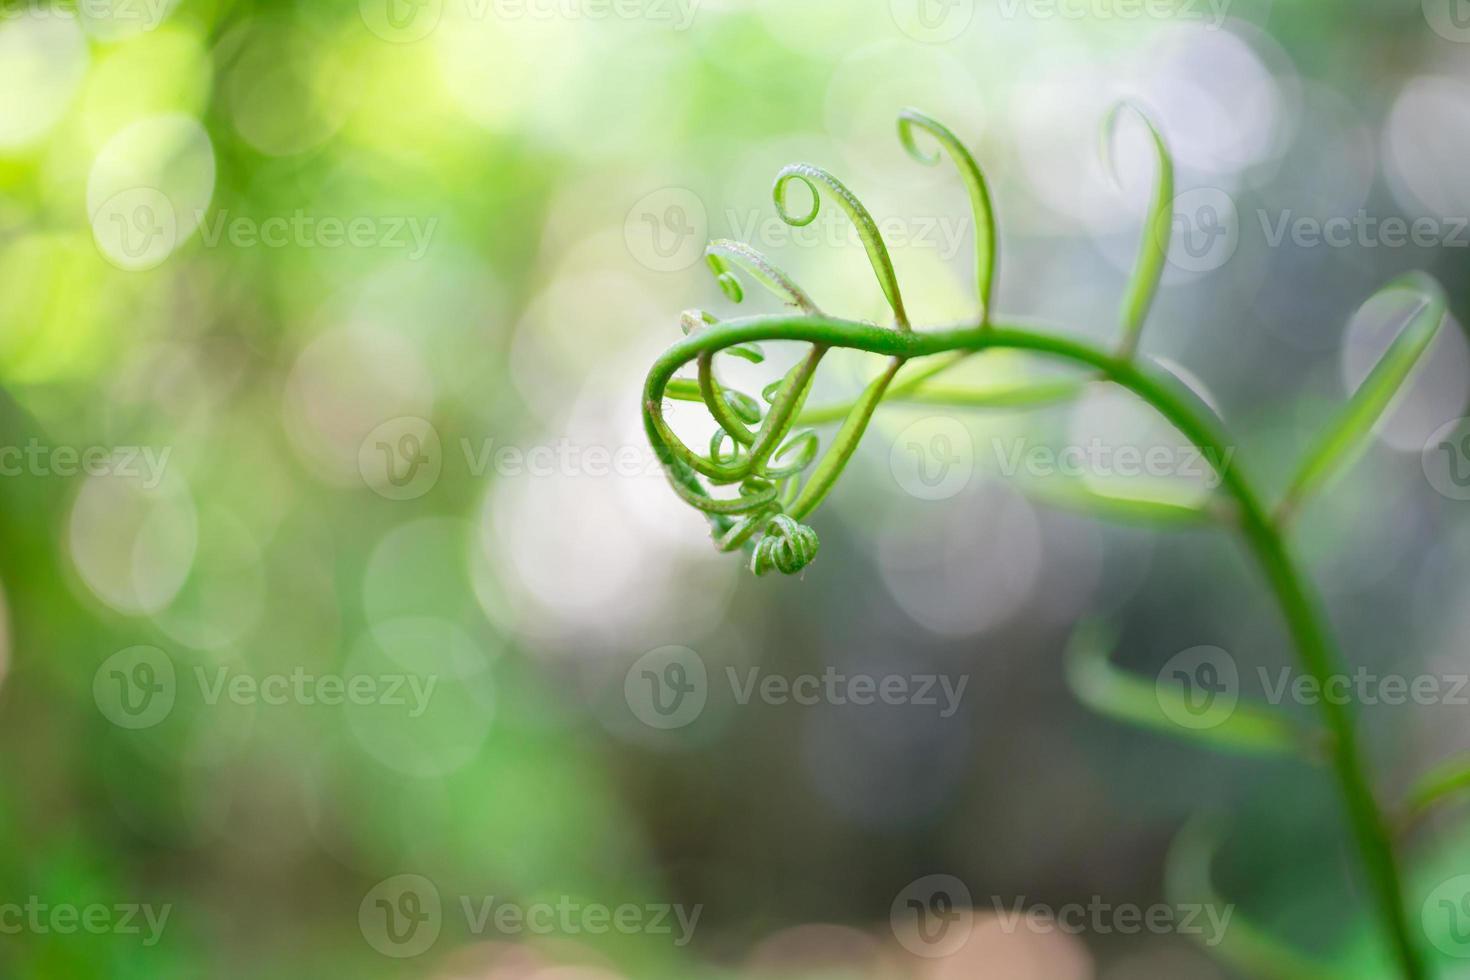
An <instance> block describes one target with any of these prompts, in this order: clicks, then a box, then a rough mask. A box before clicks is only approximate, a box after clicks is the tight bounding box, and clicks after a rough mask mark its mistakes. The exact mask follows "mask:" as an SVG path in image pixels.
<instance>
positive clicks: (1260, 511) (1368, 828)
mask: <svg viewBox="0 0 1470 980" xmlns="http://www.w3.org/2000/svg"><path fill="white" fill-rule="evenodd" d="M763 340H793V341H806V342H809V343H812V344H814V345H817V347H818V348H819V349H824V348H826V347H828V346H836V347H847V348H851V349H856V350H863V351H868V352H871V353H874V354H885V355H888V356H889V357H894V358H900V359H907V358H913V357H924V356H929V355H933V354H942V353H947V352H955V351H969V352H974V351H981V350H985V349H988V348H1009V349H1013V350H1023V351H1029V352H1032V353H1036V354H1040V355H1043V356H1046V357H1051V358H1054V359H1058V360H1062V361H1067V362H1071V363H1073V364H1077V365H1081V366H1084V367H1089V368H1093V369H1096V370H1097V372H1098V373H1099V375H1100V376H1101V377H1102V378H1104V379H1106V380H1108V381H1111V382H1113V383H1115V384H1117V385H1119V386H1121V387H1123V388H1126V389H1128V390H1129V391H1131V392H1133V393H1134V394H1135V395H1137V396H1138V397H1139V398H1140V399H1142V400H1143V401H1144V402H1146V403H1147V404H1149V405H1150V406H1152V407H1153V408H1154V409H1155V410H1156V411H1157V412H1159V414H1160V415H1162V416H1163V417H1164V418H1165V419H1166V420H1167V421H1168V422H1169V423H1170V424H1172V425H1173V426H1174V427H1175V428H1177V429H1178V430H1179V431H1180V432H1181V433H1182V434H1183V435H1184V436H1185V437H1186V438H1188V439H1189V440H1191V441H1192V442H1193V443H1195V445H1196V446H1198V447H1199V448H1200V449H1201V450H1204V451H1205V452H1206V454H1207V455H1208V457H1209V458H1210V459H1212V460H1216V461H1218V462H1217V466H1218V468H1219V476H1220V479H1221V487H1222V488H1223V489H1224V491H1225V492H1226V493H1228V494H1229V495H1230V497H1232V498H1233V499H1234V501H1235V503H1236V505H1237V507H1238V512H1239V519H1240V526H1241V528H1242V532H1243V534H1244V537H1245V540H1246V543H1247V545H1248V546H1249V548H1250V551H1251V553H1252V554H1253V555H1254V556H1255V557H1256V560H1257V561H1258V562H1259V563H1260V565H1261V568H1262V570H1263V571H1264V572H1265V576H1266V580H1267V582H1268V583H1269V585H1270V587H1271V590H1272V591H1273V592H1274V594H1275V596H1276V599H1277V601H1278V603H1279V604H1280V606H1281V610H1282V613H1283V616H1284V618H1285V620H1286V625H1287V629H1288V631H1289V632H1290V634H1291V637H1292V640H1293V642H1294V644H1295V646H1296V650H1297V655H1298V658H1299V660H1300V662H1301V666H1302V669H1303V670H1304V671H1306V673H1307V674H1308V675H1310V676H1311V677H1312V678H1313V679H1314V680H1315V681H1316V682H1317V683H1318V684H1319V685H1322V686H1324V687H1325V686H1327V685H1328V684H1329V683H1330V682H1331V680H1332V678H1333V677H1335V676H1341V675H1344V674H1345V673H1346V671H1345V669H1344V665H1343V661H1342V658H1341V656H1340V655H1339V654H1338V652H1337V651H1336V649H1335V648H1334V646H1333V644H1332V641H1331V639H1330V638H1329V635H1328V629H1327V626H1326V625H1325V622H1324V618H1323V614H1322V610H1321V608H1320V603H1319V601H1318V599H1317V598H1316V596H1314V595H1313V593H1312V592H1311V590H1310V589H1309V587H1308V586H1307V584H1306V581H1305V579H1304V577H1303V575H1302V573H1301V571H1300V569H1299V568H1298V566H1297V563H1296V561H1295V559H1294V558H1293V557H1292V555H1291V552H1290V550H1289V548H1288V546H1287V544H1286V541H1285V540H1284V539H1283V537H1282V535H1281V532H1280V530H1279V528H1278V527H1277V525H1276V524H1275V523H1274V522H1273V521H1272V519H1271V517H1270V514H1269V512H1268V511H1267V509H1266V507H1265V506H1264V505H1263V504H1262V501H1261V497H1260V496H1259V494H1257V492H1256V491H1255V489H1254V485H1253V484H1252V482H1251V481H1250V480H1249V479H1248V478H1247V476H1246V475H1245V473H1244V471H1243V470H1242V468H1241V465H1240V463H1239V462H1238V458H1237V454H1235V453H1233V452H1229V451H1227V450H1228V449H1230V448H1231V447H1229V446H1228V445H1227V441H1228V440H1227V438H1226V437H1225V435H1224V433H1223V431H1222V430H1221V429H1220V427H1219V426H1218V424H1217V422H1216V420H1215V417H1214V415H1213V413H1211V412H1209V411H1208V410H1207V409H1204V408H1203V407H1202V406H1200V405H1199V403H1198V401H1197V399H1195V398H1194V397H1193V395H1192V393H1190V392H1188V390H1187V389H1185V388H1184V387H1183V386H1182V385H1180V384H1179V383H1178V382H1177V381H1176V380H1174V379H1173V378H1171V377H1169V376H1166V375H1162V374H1159V373H1156V372H1153V371H1150V370H1147V369H1145V368H1143V367H1140V366H1138V365H1137V364H1135V363H1133V361H1132V360H1131V359H1129V358H1126V357H1121V356H1118V355H1115V354H1112V353H1109V352H1106V351H1102V350H1099V349H1097V348H1095V347H1093V346H1091V345H1089V344H1086V343H1083V342H1079V341H1075V340H1069V339H1066V338H1062V337H1056V336H1052V335H1049V334H1043V333H1038V332H1036V331H1034V330H1030V329H1027V328H1024V327H1014V326H1001V325H998V324H978V325H977V324H965V325H961V326H957V327H952V328H948V329H941V330H935V331H924V332H919V333H900V332H898V331H894V330H891V329H885V328H880V327H875V326H872V325H870V324H862V323H855V322H852V321H846V320H839V319H834V318H830V317H822V316H802V317H793V316H768V317H751V318H747V319H743V320H731V321H727V322H725V323H722V324H719V325H717V326H714V327H711V328H709V329H707V330H702V331H699V332H697V333H695V334H692V335H690V336H689V337H686V338H685V339H684V340H683V341H682V342H680V343H677V344H675V345H674V346H673V347H672V348H670V349H669V350H668V351H666V352H665V353H664V355H663V356H662V357H660V358H659V360H658V361H657V362H656V363H655V364H654V367H653V369H652V371H651V372H650V373H649V377H648V381H647V386H646V388H645V390H644V405H645V410H646V411H647V412H650V413H657V412H659V411H661V405H662V399H663V392H664V389H665V387H666V386H667V385H668V383H669V380H670V379H671V378H672V377H673V375H674V372H675V371H677V370H678V369H679V368H680V367H682V366H683V365H684V364H686V363H688V362H689V361H691V360H693V359H695V358H697V357H698V356H699V355H700V354H701V353H703V352H705V351H710V350H717V349H720V348H723V347H727V346H730V345H733V344H739V343H747V342H752V341H763ZM906 393H911V392H906ZM650 432H651V433H654V430H653V428H652V426H650ZM654 434H655V435H656V433H654ZM655 449H656V450H657V451H658V452H659V453H660V456H661V457H664V458H666V459H667V458H670V457H671V454H670V453H669V452H668V449H667V446H665V445H660V444H659V441H658V440H657V439H656V440H655ZM670 475H671V478H674V479H675V480H676V481H677V480H680V479H681V477H682V476H687V474H681V473H679V472H678V471H671V474H670ZM1320 707H1321V713H1322V722H1323V724H1324V726H1325V727H1326V729H1327V730H1328V732H1329V733H1330V735H1331V743H1330V745H1329V747H1328V748H1329V752H1330V755H1331V760H1332V770H1333V773H1334V775H1335V777H1336V780H1337V784H1338V790H1339V792H1340V794H1341V796H1342V800H1343V804H1344V806H1345V808H1346V810H1347V815H1348V822H1349V825H1350V827H1351V830H1352V833H1353V839H1354V841H1355V842H1356V844H1357V847H1358V850H1359V852H1360V854H1361V857H1362V860H1363V864H1364V868H1365V871H1366V873H1367V879H1368V882H1369V884H1370V885H1371V887H1372V891H1373V895H1374V901H1375V904H1376V909H1377V913H1378V916H1379V919H1380V921H1381V922H1382V926H1383V929H1384V932H1385V933H1386V937H1387V939H1388V941H1389V943H1390V945H1391V947H1392V949H1393V952H1394V955H1395V958H1396V959H1397V961H1398V963H1399V966H1400V969H1401V971H1402V974H1403V976H1404V977H1405V978H1406V980H1422V978H1424V977H1425V976H1426V973H1425V967H1424V963H1423V959H1422V956H1421V953H1420V949H1419V944H1418V943H1417V942H1416V940H1415V939H1414V933H1413V931H1412V930H1411V928H1410V924H1409V919H1408V916H1407V915H1406V911H1405V908H1404V896H1403V888H1402V885H1401V882H1400V877H1399V870H1398V865H1397V861H1396V859H1395V856H1394V851H1393V844H1392V838H1391V836H1390V833H1389V828H1388V823H1387V821H1386V820H1385V818H1384V816H1383V813H1382V811H1381V810H1380V809H1379V806H1378V802H1377V800H1376V799H1375V797H1374V794H1373V790H1372V786H1371V783H1370V780H1369V776H1368V772H1367V764H1366V760H1365V759H1364V756H1363V752H1362V749H1361V747H1360V744H1359V741H1358V735H1357V727H1356V722H1355V720H1354V716H1353V711H1352V709H1351V707H1350V705H1348V704H1342V703H1337V700H1336V699H1328V698H1324V699H1322V701H1321V703H1320Z"/></svg>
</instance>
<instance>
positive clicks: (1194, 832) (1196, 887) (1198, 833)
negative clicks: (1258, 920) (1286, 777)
mask: <svg viewBox="0 0 1470 980" xmlns="http://www.w3.org/2000/svg"><path fill="white" fill-rule="evenodd" d="M1218 847H1219V834H1218V832H1217V830H1216V828H1215V826H1214V822H1213V821H1212V820H1211V819H1210V818H1208V817H1195V818H1193V819H1192V820H1190V821H1189V822H1188V823H1186V824H1185V825H1184V826H1183V827H1182V828H1181V829H1180V831H1179V834H1178V835H1177V836H1176V837H1175V838H1174V843H1173V844H1172V845H1171V846H1170V848H1169V856H1168V859H1167V861H1166V862H1165V866H1164V890H1165V893H1166V894H1167V895H1168V900H1169V902H1170V903H1171V904H1173V905H1175V906H1176V907H1178V906H1185V905H1191V906H1193V905H1202V906H1207V907H1214V908H1228V909H1230V910H1231V915H1230V921H1229V926H1228V927H1227V928H1226V929H1224V930H1223V931H1222V933H1221V937H1220V941H1219V942H1218V943H1217V944H1216V945H1214V946H1208V945H1207V946H1206V948H1207V949H1208V950H1209V952H1210V953H1211V954H1213V955H1215V956H1218V957H1220V958H1221V959H1223V960H1225V961H1226V962H1227V963H1230V964H1231V965H1232V966H1235V967H1236V968H1238V969H1239V970H1240V971H1241V972H1242V973H1243V974H1244V975H1246V976H1249V977H1263V978H1266V980H1333V978H1341V977H1342V976H1343V975H1344V972H1343V971H1342V970H1341V969H1340V968H1328V967H1327V966H1324V965H1322V964H1319V963H1317V962H1315V961H1313V960H1312V959H1310V958H1309V957H1307V956H1305V955H1304V954H1302V953H1300V952H1298V951H1296V950H1294V949H1291V948H1290V947H1288V946H1286V945H1285V944H1283V943H1282V942H1281V941H1280V940H1277V939H1275V938H1273V937H1272V936H1270V935H1267V934H1266V933H1265V932H1263V931H1262V930H1261V929H1260V928H1258V927H1257V926H1256V925H1254V924H1253V923H1251V922H1249V921H1248V920H1246V919H1245V918H1244V917H1243V916H1242V915H1241V914H1240V910H1239V909H1238V908H1236V907H1235V905H1234V903H1230V902H1226V901H1225V900H1224V899H1223V898H1222V897H1221V896H1220V895H1219V894H1218V893H1217V892H1216V891H1215V886H1214V883H1213V882H1212V881H1211V876H1210V866H1211V864H1213V862H1214V857H1215V852H1216V850H1217V849H1218Z"/></svg>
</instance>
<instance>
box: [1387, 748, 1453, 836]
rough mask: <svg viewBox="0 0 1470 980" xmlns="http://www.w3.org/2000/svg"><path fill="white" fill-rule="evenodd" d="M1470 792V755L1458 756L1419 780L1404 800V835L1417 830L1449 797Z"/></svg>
mask: <svg viewBox="0 0 1470 980" xmlns="http://www.w3.org/2000/svg"><path fill="white" fill-rule="evenodd" d="M1467 791H1470V755H1459V756H1455V757H1454V758H1452V759H1449V760H1448V761H1446V762H1443V763H1441V764H1440V765H1438V766H1435V767H1434V768H1433V769H1431V770H1430V771H1429V772H1427V773H1425V774H1424V775H1423V776H1421V777H1419V779H1417V780H1415V782H1414V785H1413V786H1412V787H1410V789H1409V792H1408V795H1407V796H1405V797H1404V804H1403V816H1402V818H1401V819H1402V823H1401V824H1400V829H1401V832H1404V831H1408V830H1411V829H1413V827H1414V826H1415V825H1417V824H1418V823H1419V821H1420V820H1422V819H1424V818H1425V817H1426V816H1428V815H1429V811H1431V810H1432V809H1434V807H1435V806H1437V805H1438V804H1440V803H1442V802H1445V801H1446V799H1447V798H1448V797H1451V796H1454V795H1455V794H1457V793H1465V792H1467Z"/></svg>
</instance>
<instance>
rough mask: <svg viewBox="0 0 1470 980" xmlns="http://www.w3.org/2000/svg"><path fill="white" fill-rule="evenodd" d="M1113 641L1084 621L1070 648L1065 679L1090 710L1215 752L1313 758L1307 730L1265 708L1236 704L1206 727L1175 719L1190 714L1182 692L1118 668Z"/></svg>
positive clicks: (1073, 637) (1096, 624) (1105, 631)
mask: <svg viewBox="0 0 1470 980" xmlns="http://www.w3.org/2000/svg"><path fill="white" fill-rule="evenodd" d="M1113 639H1114V638H1113V636H1112V635H1111V634H1110V632H1109V631H1108V630H1107V629H1106V628H1104V627H1103V626H1102V625H1101V624H1100V623H1096V622H1088V623H1083V624H1082V625H1080V626H1079V627H1078V628H1077V631H1076V632H1075V633H1074V634H1073V635H1072V642H1071V644H1070V645H1069V646H1068V649H1067V660H1066V671H1067V683H1068V684H1069V685H1070V686H1071V688H1072V692H1073V693H1074V694H1075V695H1076V696H1077V699H1078V700H1079V701H1081V702H1082V703H1083V704H1085V705H1087V706H1088V707H1089V708H1091V709H1092V710H1094V711H1096V712H1098V713H1099V714H1101V715H1105V716H1106V717H1109V718H1112V719H1114V720H1116V721H1123V722H1127V723H1129V724H1132V725H1137V726H1139V727H1141V728H1148V729H1152V730H1153V731H1156V732H1160V733H1162V734H1165V735H1170V736H1173V737H1175V738H1179V739H1182V740H1185V741H1191V742H1195V743H1197V744H1199V745H1202V746H1204V747H1206V748H1209V749H1211V750H1214V751H1217V752H1227V753H1231V754H1243V755H1294V756H1303V757H1311V753H1310V752H1308V751H1307V750H1308V748H1309V746H1310V744H1311V743H1310V741H1309V740H1308V739H1307V738H1306V737H1304V732H1303V731H1302V730H1301V729H1300V728H1299V727H1298V726H1296V725H1295V724H1294V723H1292V722H1291V721H1289V720H1287V719H1285V718H1283V717H1280V716H1277V715H1275V714H1272V713H1270V712H1268V711H1267V710H1265V709H1264V708H1259V707H1255V706H1252V705H1247V704H1236V705H1235V707H1234V709H1233V710H1231V711H1229V712H1226V713H1222V715H1221V716H1220V718H1219V719H1218V720H1212V725H1211V727H1208V728H1205V727H1198V728H1194V727H1187V726H1185V725H1181V724H1179V723H1178V722H1176V721H1175V720H1174V717H1183V716H1187V715H1188V714H1191V713H1192V711H1191V710H1190V709H1189V708H1188V706H1186V705H1185V703H1184V700H1183V695H1182V694H1181V693H1180V692H1179V691H1177V690H1175V689H1174V688H1172V687H1170V686H1166V685H1162V684H1158V683H1156V682H1155V681H1153V680H1148V679H1145V678H1143V677H1139V676H1137V675H1135V674H1130V673H1128V672H1127V671H1124V670H1120V669H1119V668H1118V667H1116V666H1114V665H1113V663H1112V662H1111V661H1110V660H1109V659H1108V653H1109V650H1110V648H1111V647H1112V644H1113Z"/></svg>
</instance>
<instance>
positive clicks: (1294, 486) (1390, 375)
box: [1279, 273, 1447, 519]
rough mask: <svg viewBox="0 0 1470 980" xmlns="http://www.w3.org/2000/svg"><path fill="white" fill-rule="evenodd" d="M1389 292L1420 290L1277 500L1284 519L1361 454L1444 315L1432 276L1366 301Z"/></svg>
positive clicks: (1408, 280) (1399, 283)
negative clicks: (1395, 332)
mask: <svg viewBox="0 0 1470 980" xmlns="http://www.w3.org/2000/svg"><path fill="white" fill-rule="evenodd" d="M1393 292H1413V293H1418V294H1419V296H1420V303H1419V305H1418V306H1417V307H1416V308H1415V309H1414V311H1413V313H1411V314H1410V315H1409V321H1408V324H1407V325H1406V326H1405V327H1404V329H1403V330H1401V331H1400V332H1399V335H1398V336H1397V337H1395V338H1394V341H1393V343H1392V344H1390V345H1389V348H1388V350H1387V351H1386V352H1384V355H1383V357H1382V358H1381V359H1380V360H1379V362H1378V363H1377V364H1376V365H1374V367H1373V370H1372V372H1371V373H1370V374H1369V375H1368V377H1367V378H1366V379H1365V380H1364V381H1363V383H1362V384H1361V385H1359V386H1358V390H1357V392H1355V393H1354V394H1353V397H1352V399H1351V400H1350V401H1349V402H1348V403H1347V405H1346V406H1345V407H1344V408H1343V410H1342V413H1341V414H1340V415H1339V416H1338V418H1337V421H1336V422H1334V423H1333V424H1332V426H1331V427H1330V428H1329V429H1328V430H1327V432H1326V434H1325V435H1324V436H1323V438H1322V440H1321V442H1319V443H1318V444H1317V448H1316V449H1314V450H1312V451H1311V452H1310V453H1309V454H1308V455H1307V458H1306V461H1305V462H1304V463H1303V464H1302V466H1301V469H1300V470H1298V471H1297V475H1296V478H1295V479H1294V480H1293V481H1292V483H1291V488H1290V489H1289V490H1288V491H1287V493H1286V497H1285V499H1284V500H1283V501H1282V503H1281V508H1280V511H1279V514H1280V515H1281V517H1282V518H1283V519H1285V518H1289V517H1290V516H1291V515H1292V514H1293V513H1294V512H1295V511H1296V510H1297V509H1298V508H1299V507H1300V506H1301V505H1302V503H1303V501H1305V500H1306V499H1307V497H1308V496H1310V495H1311V494H1312V493H1313V492H1315V491H1317V490H1319V489H1321V488H1322V487H1323V486H1325V485H1326V484H1327V483H1328V482H1329V481H1330V479H1331V478H1332V477H1333V476H1335V475H1336V474H1337V473H1339V472H1341V471H1342V470H1343V469H1345V468H1346V467H1347V466H1348V465H1349V464H1350V463H1351V462H1353V460H1355V459H1356V458H1357V457H1358V455H1359V454H1360V453H1362V451H1363V449H1364V448H1365V447H1366V445H1367V441H1368V437H1369V436H1370V435H1371V434H1372V432H1373V427H1374V426H1375V425H1376V424H1377V423H1378V420H1379V419H1380V418H1381V417H1382V416H1383V413H1384V412H1385V411H1387V410H1388V407H1389V405H1390V404H1391V403H1392V402H1393V399H1394V396H1396V395H1397V394H1398V393H1399V391H1400V390H1401V389H1402V388H1403V386H1404V382H1405V381H1406V380H1408V377H1409V374H1410V373H1411V372H1412V371H1413V370H1414V366H1415V365H1416V364H1418V363H1419V358H1420V357H1421V356H1422V355H1423V354H1424V352H1425V351H1426V350H1428V349H1429V345H1430V343H1432V342H1433V340H1434V337H1435V335H1436V334H1437V333H1438V332H1439V328H1440V325H1441V324H1442V323H1443V322H1444V320H1445V315H1446V312H1447V309H1446V303H1445V297H1444V290H1443V289H1442V288H1441V287H1440V285H1439V283H1437V282H1435V281H1434V279H1433V278H1432V277H1430V276H1428V275H1425V274H1424V273H1411V274H1410V275H1407V276H1405V277H1403V278H1402V279H1398V280H1396V281H1394V282H1393V283H1390V284H1389V285H1388V286H1385V287H1384V288H1383V289H1382V290H1380V291H1379V292H1378V293H1377V294H1376V295H1375V296H1374V297H1373V299H1370V300H1369V301H1368V302H1369V303H1371V302H1373V301H1374V300H1376V299H1379V298H1381V297H1383V296H1384V295H1385V294H1388V293H1393Z"/></svg>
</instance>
